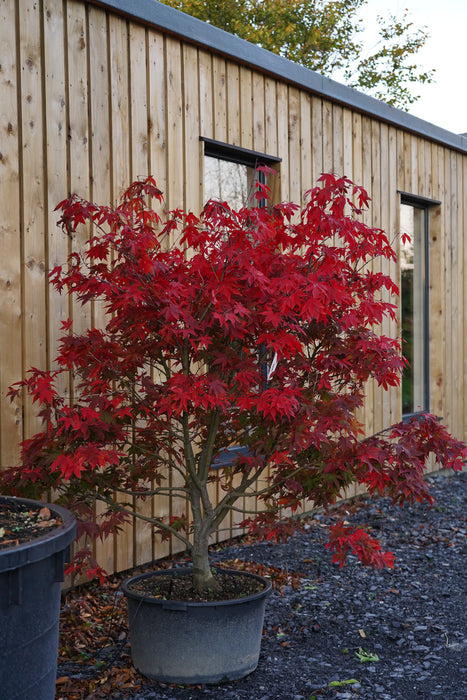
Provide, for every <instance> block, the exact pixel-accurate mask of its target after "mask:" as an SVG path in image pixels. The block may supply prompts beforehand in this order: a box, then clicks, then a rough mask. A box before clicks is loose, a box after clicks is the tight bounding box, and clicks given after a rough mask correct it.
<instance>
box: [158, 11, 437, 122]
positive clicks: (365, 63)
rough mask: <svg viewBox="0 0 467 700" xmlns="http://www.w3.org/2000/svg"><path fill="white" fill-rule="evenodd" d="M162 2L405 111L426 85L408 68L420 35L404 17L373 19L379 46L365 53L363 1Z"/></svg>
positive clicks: (425, 76)
mask: <svg viewBox="0 0 467 700" xmlns="http://www.w3.org/2000/svg"><path fill="white" fill-rule="evenodd" d="M162 2H164V3H165V4H166V5H171V6H172V7H174V8H176V9H177V10H181V11H182V12H186V13H187V14H189V15H192V16H193V17H197V18H198V19H201V20H203V21H205V22H209V23H210V24H213V25H214V26H216V27H219V28H220V29H224V30H225V31H227V32H230V33H231V34H236V35H237V36H239V37H241V38H242V39H246V40H247V41H251V42H252V43H254V44H258V45H259V46H261V47H263V48H265V49H267V50H268V51H272V52H273V53H276V54H279V55H280V56H284V57H285V58H289V59H290V60H292V61H295V62H296V63H301V64H302V65H304V66H306V68H310V69H311V70H314V71H317V72H318V73H322V74H323V75H327V76H328V77H336V78H337V79H339V80H342V81H344V82H345V83H346V84H347V85H349V86H350V87H354V88H356V89H358V90H361V91H363V92H366V93H369V94H371V95H372V96H373V97H376V98H377V99H380V100H384V101H385V102H387V103H388V104H390V105H393V106H395V107H400V108H403V109H407V108H408V105H410V104H411V103H413V102H415V101H416V100H417V99H418V96H417V95H414V94H412V92H411V88H412V87H413V84H414V83H429V82H432V77H433V71H425V72H424V71H422V70H420V68H419V67H418V66H417V65H415V64H414V62H413V58H414V56H415V54H417V52H418V51H419V50H420V49H421V48H422V46H423V45H424V44H425V42H426V40H427V38H428V34H427V32H426V31H425V30H424V29H423V28H422V29H415V28H414V27H413V23H412V22H411V21H410V20H409V18H408V14H407V12H405V13H404V15H403V16H402V17H401V18H399V19H398V18H397V17H395V16H393V15H391V14H388V16H387V17H380V16H378V18H377V21H378V24H379V41H378V42H377V44H376V46H375V47H373V48H371V49H370V50H366V47H365V45H364V43H363V42H362V41H361V39H360V34H361V32H362V31H363V29H364V22H363V20H362V19H361V18H360V19H359V14H361V10H362V8H364V7H365V6H366V5H367V4H368V3H367V0H332V2H330V1H329V0H162ZM388 4H389V3H388Z"/></svg>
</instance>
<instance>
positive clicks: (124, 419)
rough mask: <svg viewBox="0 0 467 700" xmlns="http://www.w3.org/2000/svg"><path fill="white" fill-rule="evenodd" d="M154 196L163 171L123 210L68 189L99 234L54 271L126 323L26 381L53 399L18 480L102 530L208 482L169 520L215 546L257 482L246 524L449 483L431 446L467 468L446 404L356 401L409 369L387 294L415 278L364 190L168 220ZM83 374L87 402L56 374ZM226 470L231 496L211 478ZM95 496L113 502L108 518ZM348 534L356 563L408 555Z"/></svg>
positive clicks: (261, 528)
mask: <svg viewBox="0 0 467 700" xmlns="http://www.w3.org/2000/svg"><path fill="white" fill-rule="evenodd" d="M259 194H260V196H264V191H261V192H260V193H259ZM151 199H153V200H157V201H160V200H161V193H160V191H159V190H158V189H157V187H156V184H155V182H154V180H153V179H151V178H149V179H147V180H146V181H144V182H135V183H133V184H132V185H131V187H130V188H129V189H128V190H127V191H126V192H125V193H124V195H123V197H122V199H121V201H120V203H119V205H118V206H117V207H116V208H111V207H106V206H97V205H95V204H92V203H89V202H87V201H84V200H82V199H80V198H79V197H77V196H72V197H71V198H70V199H69V200H66V201H64V202H61V203H60V204H59V206H58V209H59V210H61V213H62V215H61V221H60V223H61V226H62V228H63V230H64V231H65V232H66V233H67V234H68V235H73V233H74V231H75V230H76V228H77V227H78V226H79V225H81V224H84V223H87V222H91V223H92V224H93V226H94V235H93V237H92V238H91V239H90V240H89V242H88V244H87V246H86V250H85V251H84V253H83V254H82V255H78V254H77V253H73V254H72V255H71V256H70V258H69V261H68V264H67V265H65V266H60V267H57V268H55V269H54V270H53V271H52V273H51V276H50V280H51V283H52V284H53V285H54V286H55V288H56V289H57V290H59V291H62V290H66V292H67V293H68V294H73V295H74V296H75V298H77V299H79V300H80V301H81V303H82V304H89V303H91V302H96V301H99V302H100V303H101V304H103V305H104V307H105V311H106V318H107V322H106V325H105V328H103V329H100V328H90V329H89V330H88V331H87V332H86V333H84V334H82V335H76V334H74V333H73V326H72V323H71V322H67V323H66V324H64V326H63V331H64V335H63V338H62V340H61V344H60V349H59V355H58V359H57V361H58V367H59V369H58V370H57V371H54V372H44V371H41V370H37V369H32V370H31V372H30V374H29V376H28V378H27V379H26V380H25V381H23V382H20V383H19V384H18V385H16V386H15V387H13V388H12V389H11V392H10V393H11V395H12V396H14V395H16V394H17V393H18V392H21V391H22V389H23V388H26V390H27V391H28V392H29V393H30V394H31V395H32V397H33V399H34V401H37V402H38V403H39V404H40V406H41V416H42V418H43V421H44V428H43V431H42V432H40V433H39V434H37V435H35V436H34V437H33V438H31V439H28V440H26V441H25V442H24V443H23V446H22V457H23V464H22V466H21V467H20V468H15V469H12V470H10V471H9V472H7V473H6V475H3V477H2V479H3V485H4V488H5V487H7V488H9V489H10V490H15V489H16V490H17V491H21V492H23V493H24V492H25V491H26V492H28V493H29V494H30V495H36V496H37V495H38V494H39V493H40V492H43V491H45V490H46V489H48V488H51V487H52V488H54V489H56V491H58V492H59V493H61V494H62V497H63V499H64V500H65V501H66V503H67V504H68V505H69V507H71V508H72V509H73V510H74V511H75V512H76V513H77V515H78V517H79V518H80V521H81V522H82V525H83V528H84V529H85V530H86V531H87V532H88V533H91V534H100V535H103V534H104V535H105V534H108V533H109V532H112V531H114V530H115V528H117V527H118V526H119V525H120V524H121V523H122V520H123V519H124V518H129V517H131V514H132V512H133V511H132V509H133V505H132V504H133V499H134V498H136V497H138V496H139V495H140V496H144V497H149V496H153V495H155V494H159V495H167V494H169V493H170V494H171V495H172V496H173V497H177V496H178V497H180V498H182V499H183V501H184V502H186V500H187V499H188V501H189V504H190V506H191V515H190V517H187V516H186V515H185V514H184V515H183V516H182V517H180V518H172V520H171V521H162V522H159V524H158V527H160V528H161V531H165V532H168V533H172V534H174V535H175V536H178V537H180V538H181V539H182V540H183V541H184V543H185V544H186V546H187V547H190V546H191V536H193V537H194V541H195V547H194V550H196V547H197V546H198V545H199V544H200V542H202V544H201V548H206V551H207V541H208V539H207V538H208V537H209V533H211V532H212V531H213V530H215V529H216V528H217V527H219V525H220V523H221V521H222V519H223V518H224V517H225V515H226V513H227V512H228V510H229V509H230V508H232V507H234V505H235V503H236V501H237V500H238V499H239V498H240V497H242V496H243V495H244V494H245V493H246V494H247V495H249V494H253V493H256V495H257V498H258V501H257V502H258V504H259V506H258V512H257V514H256V515H254V516H252V517H251V518H248V519H247V520H245V521H244V522H243V526H249V527H250V528H251V530H252V531H254V532H256V533H257V534H259V535H265V534H266V533H267V532H271V531H273V532H274V530H275V533H276V535H280V533H281V532H284V531H287V527H286V526H285V525H284V522H282V523H281V524H277V521H278V520H279V519H280V517H281V515H283V513H284V508H291V509H292V511H295V510H296V509H297V507H299V505H300V504H301V503H302V501H303V499H307V500H311V501H313V502H314V503H315V504H317V505H324V506H327V505H329V504H330V503H333V502H334V501H335V500H336V499H337V498H338V497H339V495H340V494H341V493H342V492H343V490H344V489H345V488H346V487H347V486H349V485H350V484H352V483H354V482H357V483H361V484H365V485H366V486H367V487H368V488H369V490H370V491H377V492H385V493H388V494H390V495H391V496H392V497H393V499H394V501H395V502H403V501H404V500H406V499H412V498H415V499H425V498H428V499H429V495H428V494H427V491H426V484H425V482H424V481H423V479H422V474H423V470H424V466H425V460H426V457H427V456H428V454H429V453H430V452H432V453H434V455H435V457H436V459H437V460H438V461H439V462H440V463H441V464H442V465H444V466H451V467H453V468H454V469H457V468H459V467H460V466H461V463H462V460H463V458H464V457H465V450H464V447H463V445H462V444H461V443H459V442H457V441H456V440H454V439H453V438H451V437H450V436H449V435H448V433H447V432H446V430H445V429H444V428H443V427H442V426H441V425H440V424H439V423H438V421H437V420H436V418H435V417H434V416H431V415H423V416H420V417H416V418H412V419H411V420H410V421H408V422H404V423H400V424H398V425H396V426H393V427H390V428H388V430H387V431H384V432H383V433H380V434H378V435H375V436H372V437H365V436H364V435H363V433H362V427H361V425H360V423H359V422H358V420H357V418H356V411H357V409H358V408H360V407H361V406H362V405H363V401H364V390H365V384H366V382H367V380H369V379H374V380H376V382H377V383H378V384H379V385H380V386H382V387H383V388H384V389H388V388H389V387H391V386H395V385H397V384H398V382H399V378H400V375H401V372H402V369H403V367H404V360H403V358H402V356H401V349H400V345H399V342H398V341H397V340H395V339H393V338H389V337H386V336H384V335H378V334H377V333H376V332H375V329H376V328H377V326H378V324H380V323H381V321H382V320H383V319H384V318H385V317H387V316H389V317H390V318H392V319H394V317H395V308H396V307H395V306H394V305H393V304H392V303H391V302H390V301H388V300H387V299H389V298H390V297H391V295H394V294H397V292H398V290H397V286H396V285H395V284H394V282H393V281H392V280H391V279H390V278H389V277H388V276H387V275H385V274H382V273H381V272H375V271H374V270H373V268H372V266H371V261H372V260H373V259H375V258H378V257H382V258H384V259H387V260H395V253H394V251H393V249H392V248H391V245H390V243H389V241H388V239H387V237H386V234H385V233H384V232H383V231H382V230H380V229H377V228H371V227H369V226H367V225H366V224H364V223H362V221H361V220H360V218H359V216H360V214H361V211H362V209H363V208H365V207H366V206H367V202H368V195H367V194H366V192H365V191H364V190H363V189H362V188H360V187H357V186H355V185H353V184H352V183H351V182H350V181H349V180H347V179H346V178H335V177H334V176H332V175H323V176H322V178H321V182H320V184H319V186H318V187H316V188H314V189H313V190H311V191H310V192H308V193H307V204H306V205H305V206H304V207H303V208H302V209H300V208H299V207H298V206H296V205H294V204H278V205H276V206H272V207H271V208H254V207H253V208H245V209H241V210H240V211H234V210H233V209H231V208H230V207H229V205H228V204H227V203H226V202H216V201H210V202H209V203H208V204H207V205H206V207H205V209H204V211H203V213H202V215H201V216H200V217H197V216H195V215H194V214H192V213H188V214H186V213H184V212H182V211H174V212H170V213H169V214H168V215H167V216H166V218H165V219H164V220H161V219H160V218H159V216H158V215H157V214H156V213H155V211H154V210H153V209H151V207H150V206H148V201H150V200H151ZM69 372H70V373H72V375H73V376H74V377H75V380H76V385H75V399H74V401H73V402H72V404H71V405H70V404H69V403H68V402H67V401H66V400H65V399H64V398H63V397H62V396H60V394H59V392H58V389H57V388H56V387H57V384H56V381H57V377H58V375H60V374H61V373H69ZM238 444H240V445H242V446H244V447H245V448H246V449H245V450H243V451H237V452H236V453H235V454H236V456H235V458H234V460H233V463H232V464H231V465H229V466H227V467H223V468H221V469H218V470H213V469H212V464H213V461H214V460H215V458H216V456H218V455H219V454H222V453H223V451H225V450H226V449H228V448H231V447H232V446H234V445H238ZM170 473H172V474H178V477H177V479H175V480H174V479H172V480H170V478H169V475H170ZM234 475H236V478H235V479H234V478H233V476H234ZM260 476H261V477H262V478H261V481H260V482H258V478H259V477H260ZM216 481H217V482H219V484H220V486H221V488H222V489H223V491H221V494H222V495H221V499H220V503H218V504H216V503H212V502H211V501H210V498H209V491H208V485H209V483H211V482H216ZM175 484H178V485H175ZM258 484H260V485H258ZM116 491H117V492H124V493H127V494H128V496H129V500H127V504H126V505H125V504H122V503H117V501H116V499H115V498H114V493H115V492H116ZM95 499H100V500H102V501H103V503H104V504H105V508H104V510H103V513H102V515H101V516H100V520H99V522H98V527H97V528H96V527H95V526H91V525H90V524H89V523H91V522H93V520H94V516H95V513H94V501H95ZM261 503H262V504H263V506H264V507H262V506H261ZM274 523H276V525H274ZM330 546H331V548H332V549H333V550H334V551H335V559H336V561H339V562H340V563H342V562H343V560H344V558H345V554H346V552H347V551H348V550H349V549H352V550H353V551H354V552H356V553H357V555H358V556H360V557H361V559H362V560H363V561H364V563H369V564H372V565H375V566H382V565H383V564H387V565H391V561H392V560H391V555H388V554H382V553H381V552H380V547H379V544H378V543H374V542H372V541H371V540H370V538H368V536H367V535H366V534H365V533H364V532H363V531H358V532H351V531H349V530H348V529H346V528H345V527H343V526H339V527H337V528H335V529H334V530H333V533H332V539H331V544H330Z"/></svg>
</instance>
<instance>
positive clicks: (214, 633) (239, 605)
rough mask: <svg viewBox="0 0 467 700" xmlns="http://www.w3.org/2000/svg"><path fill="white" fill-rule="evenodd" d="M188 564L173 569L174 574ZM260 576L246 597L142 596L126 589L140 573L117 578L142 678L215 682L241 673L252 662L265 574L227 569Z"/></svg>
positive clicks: (267, 583)
mask: <svg viewBox="0 0 467 700" xmlns="http://www.w3.org/2000/svg"><path fill="white" fill-rule="evenodd" d="M190 571H191V569H189V568H177V569H175V570H174V572H177V573H178V574H185V573H189V572H190ZM229 573H231V574H232V575H234V576H248V577H251V578H254V579H256V580H259V581H261V582H262V583H263V584H264V589H263V590H262V591H260V592H259V593H256V594H254V595H251V596H248V597H246V598H238V599H235V600H227V601H221V602H187V603H185V602H180V601H174V600H162V599H159V598H150V597H145V596H144V595H143V594H140V593H138V592H137V591H134V590H131V585H132V584H133V583H135V582H137V581H139V580H141V579H143V578H148V577H154V576H159V575H162V574H167V571H156V572H152V573H149V574H140V575H139V576H134V577H132V578H130V579H127V580H126V581H124V582H123V583H122V590H123V593H124V594H125V596H126V598H127V603H128V614H129V621H130V642H131V655H132V658H133V663H134V665H135V667H136V668H137V669H138V670H139V671H140V672H141V673H142V674H143V675H144V676H147V677H148V678H152V679H153V680H158V681H163V682H166V683H220V682H222V681H225V680H237V679H238V678H243V676H246V675H248V674H249V673H251V672H252V671H254V670H255V668H256V666H257V665H258V659H259V653H260V646H261V636H262V632H263V620H264V608H265V603H266V598H267V597H268V596H269V594H270V593H271V582H270V581H269V580H268V579H265V578H262V577H261V576H256V575H255V574H250V573H246V572H239V571H230V572H229Z"/></svg>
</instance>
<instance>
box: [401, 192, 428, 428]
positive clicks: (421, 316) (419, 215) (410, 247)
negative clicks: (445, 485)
mask: <svg viewBox="0 0 467 700" xmlns="http://www.w3.org/2000/svg"><path fill="white" fill-rule="evenodd" d="M430 204H432V202H430ZM428 221H429V209H428V203H427V202H424V201H423V200H421V199H418V198H410V197H408V196H405V195H403V196H402V199H401V210H400V228H401V231H402V233H407V234H408V235H409V236H410V241H408V242H405V243H402V244H401V284H400V293H401V335H402V353H403V355H404V357H405V358H406V359H407V360H408V362H409V365H408V366H407V367H406V368H405V369H404V373H403V376H402V414H403V415H405V416H407V415H410V414H412V413H417V412H420V411H428V410H429V405H430V391H429V389H430V387H429V328H428V324H429V315H428V281H429V280H428V274H429V265H428V263H429V261H428Z"/></svg>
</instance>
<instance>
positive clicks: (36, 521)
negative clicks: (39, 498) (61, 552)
mask: <svg viewBox="0 0 467 700" xmlns="http://www.w3.org/2000/svg"><path fill="white" fill-rule="evenodd" d="M61 524H62V520H61V518H60V516H59V515H57V513H52V512H51V511H50V509H49V508H47V506H44V507H33V506H31V505H25V504H24V503H18V502H16V501H13V500H12V501H4V502H2V503H0V549H5V548H7V547H14V546H17V545H19V544H23V542H29V541H30V540H32V539H34V538H36V537H42V536H43V535H45V534H46V533H48V532H50V531H51V530H54V529H55V528H57V527H58V526H59V525H61Z"/></svg>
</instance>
